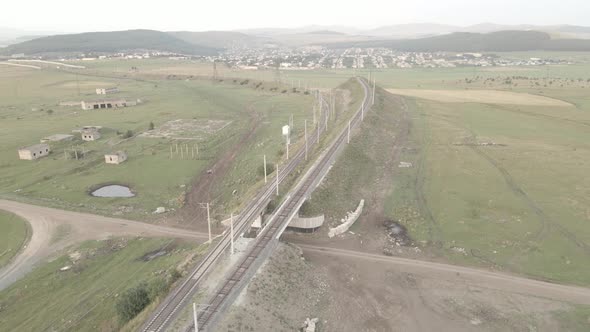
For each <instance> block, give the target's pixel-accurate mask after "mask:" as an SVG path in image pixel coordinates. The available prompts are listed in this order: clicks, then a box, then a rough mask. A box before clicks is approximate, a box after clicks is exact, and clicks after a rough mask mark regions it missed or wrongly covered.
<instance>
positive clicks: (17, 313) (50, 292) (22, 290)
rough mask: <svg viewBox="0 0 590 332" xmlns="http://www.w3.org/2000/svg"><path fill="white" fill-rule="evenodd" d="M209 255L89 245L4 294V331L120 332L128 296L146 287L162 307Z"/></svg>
mask: <svg viewBox="0 0 590 332" xmlns="http://www.w3.org/2000/svg"><path fill="white" fill-rule="evenodd" d="M204 250H205V248H202V247H198V246H195V245H194V244H191V243H188V242H184V241H179V240H169V239H145V238H136V239H128V238H113V239H109V240H105V241H89V242H85V243H83V244H82V245H81V246H79V247H73V248H70V249H69V250H68V252H67V253H64V254H63V255H62V256H60V257H58V258H56V259H55V260H53V261H51V262H49V263H46V264H44V265H41V266H40V267H38V268H37V269H35V270H34V271H33V272H31V273H30V274H28V275H27V276H26V277H25V278H23V279H22V280H20V281H18V282H16V283H15V284H13V285H12V286H10V287H9V288H7V289H5V290H3V291H1V292H0V309H1V310H0V325H1V326H2V328H3V329H4V330H6V331H43V330H59V331H115V330H120V329H121V328H123V327H125V326H126V325H127V319H126V317H125V316H124V315H122V312H123V311H122V310H121V307H120V304H118V303H119V302H121V301H122V300H121V299H122V298H123V297H124V296H126V295H125V294H126V293H127V292H128V290H130V289H134V288H136V287H144V288H145V289H146V290H147V293H148V294H147V295H148V296H149V300H150V301H152V302H153V303H157V301H159V298H160V297H161V296H164V295H165V294H166V290H168V288H169V287H170V285H171V284H172V283H173V282H174V281H175V280H177V279H178V278H179V276H180V273H181V271H182V270H183V269H184V268H185V267H186V265H187V263H189V262H193V260H194V259H196V258H198V257H199V255H200V254H201V253H202V252H203V251H204ZM136 323H137V322H135V321H131V323H130V324H136Z"/></svg>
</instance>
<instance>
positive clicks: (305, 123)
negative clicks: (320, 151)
mask: <svg viewBox="0 0 590 332" xmlns="http://www.w3.org/2000/svg"><path fill="white" fill-rule="evenodd" d="M303 127H304V128H305V129H304V132H305V160H307V119H305V120H304V121H303Z"/></svg>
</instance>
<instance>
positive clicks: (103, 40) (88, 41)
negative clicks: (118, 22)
mask: <svg viewBox="0 0 590 332" xmlns="http://www.w3.org/2000/svg"><path fill="white" fill-rule="evenodd" d="M129 50H157V51H168V52H173V53H180V54H195V55H213V54H217V52H218V50H217V49H215V48H212V47H207V46H202V45H198V44H195V43H190V42H187V41H185V40H182V39H179V38H177V37H174V36H173V35H172V34H169V33H166V32H161V31H155V30H127V31H113V32H87V33H80V34H70V35H55V36H48V37H41V38H37V39H33V40H29V41H25V42H22V43H18V44H14V45H10V46H8V47H6V48H3V49H0V54H4V55H11V54H18V53H24V54H27V55H37V54H52V53H53V54H55V53H90V52H97V53H99V52H105V53H113V52H120V51H129Z"/></svg>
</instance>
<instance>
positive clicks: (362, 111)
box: [361, 102, 365, 121]
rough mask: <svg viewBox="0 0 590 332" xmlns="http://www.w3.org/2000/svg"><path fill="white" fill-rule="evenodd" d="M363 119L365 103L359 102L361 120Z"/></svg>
mask: <svg viewBox="0 0 590 332" xmlns="http://www.w3.org/2000/svg"><path fill="white" fill-rule="evenodd" d="M364 119H365V103H364V102H363V103H362V104H361V121H363V120H364Z"/></svg>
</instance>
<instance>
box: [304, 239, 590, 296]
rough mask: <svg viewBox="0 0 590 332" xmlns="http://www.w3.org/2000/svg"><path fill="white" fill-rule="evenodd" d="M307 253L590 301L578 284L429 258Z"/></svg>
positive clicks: (319, 250) (317, 249) (329, 251)
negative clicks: (551, 281)
mask: <svg viewBox="0 0 590 332" xmlns="http://www.w3.org/2000/svg"><path fill="white" fill-rule="evenodd" d="M298 246H299V247H301V248H302V249H303V251H304V252H315V253H322V254H324V255H332V256H340V257H347V258H354V259H361V260H366V261H372V262H375V263H386V264H391V265H396V266H399V267H402V268H403V270H404V271H405V272H415V273H418V272H420V273H428V272H429V273H430V274H444V275H445V276H446V277H447V278H448V277H449V276H453V277H457V276H461V278H462V279H470V280H472V281H474V282H478V283H480V284H484V285H485V286H486V287H487V288H491V289H497V290H502V291H508V292H511V293H518V294H523V295H534V296H537V297H544V298H547V299H552V300H559V301H564V302H570V303H577V304H586V305H589V304H590V289H588V288H583V287H576V286H567V285H559V284H553V283H549V282H544V281H539V280H534V279H527V278H522V277H516V276H512V275H509V274H504V273H497V272H491V271H486V270H480V269H474V268H468V267H462V266H456V265H450V264H442V263H435V262H428V261H419V260H413V259H407V258H401V257H390V256H383V255H375V254H369V253H363V252H357V251H351V250H344V249H335V248H326V247H318V246H310V245H298Z"/></svg>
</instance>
